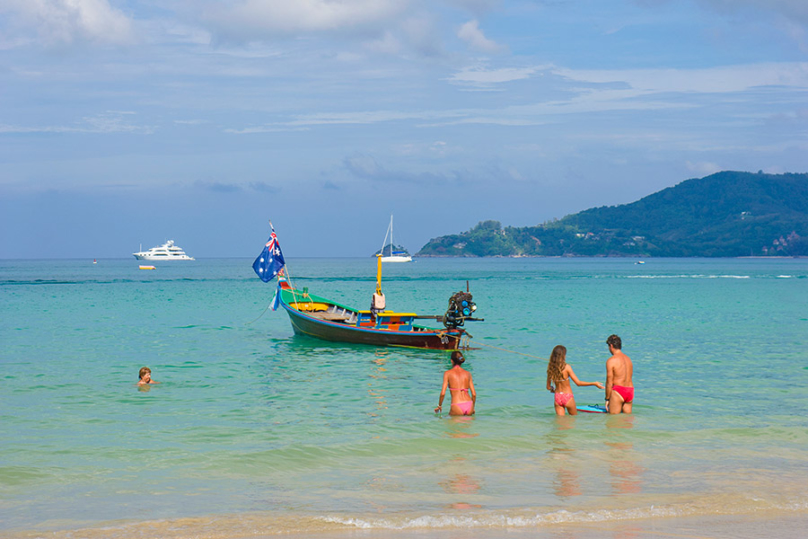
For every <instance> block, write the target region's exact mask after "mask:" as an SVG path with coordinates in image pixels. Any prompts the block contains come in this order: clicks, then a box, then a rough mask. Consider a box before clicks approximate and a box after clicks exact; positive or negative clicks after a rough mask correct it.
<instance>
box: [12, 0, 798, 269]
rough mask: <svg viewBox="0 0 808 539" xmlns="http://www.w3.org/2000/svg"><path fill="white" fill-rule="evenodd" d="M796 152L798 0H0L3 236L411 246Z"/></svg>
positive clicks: (32, 240) (97, 243) (51, 240)
mask: <svg viewBox="0 0 808 539" xmlns="http://www.w3.org/2000/svg"><path fill="white" fill-rule="evenodd" d="M806 156H808V2H806V1H805V0H691V1H675V0H624V1H620V0H610V1H603V0H597V1H595V0H575V1H572V0H570V1H565V0H546V1H507V0H505V1H497V0H431V1H426V0H342V1H336V0H295V1H294V2H291V1H289V0H231V1H223V0H145V1H141V2H132V1H127V0H3V2H2V3H0V258H41V257H70V258H81V257H88V258H104V257H128V256H131V253H132V252H133V251H135V250H137V248H139V246H140V245H141V244H142V245H143V247H151V246H154V245H157V244H159V243H162V242H163V241H164V240H166V239H174V240H175V241H176V242H177V243H178V244H179V245H180V246H182V247H183V248H185V249H186V251H188V252H189V254H191V255H193V256H196V257H197V258H204V257H239V256H244V257H251V256H255V255H256V254H257V253H258V252H259V251H260V250H261V248H262V246H263V242H264V241H265V240H266V236H267V235H268V224H267V220H268V219H272V221H273V223H274V225H275V228H276V230H277V232H278V235H279V238H280V240H281V244H282V245H283V248H284V252H285V254H286V256H287V257H295V256H299V257H303V256H339V255H344V256H369V255H370V254H371V253H372V252H373V251H375V250H376V249H378V248H379V247H380V246H381V242H382V239H383V237H384V233H385V230H386V228H387V224H388V221H389V217H390V214H395V223H396V229H395V230H396V240H397V243H403V244H404V245H405V246H406V247H407V248H408V249H409V250H410V251H412V252H415V251H417V250H418V249H419V248H420V247H422V246H423V245H424V244H425V243H426V242H427V241H428V240H429V239H430V238H432V237H436V236H440V235H444V234H451V233H458V232H461V231H465V230H467V229H469V228H470V227H472V226H474V225H475V224H476V223H477V222H478V221H481V220H486V219H495V220H499V221H501V222H502V223H503V224H504V225H512V226H528V225H536V224H539V223H541V222H544V221H547V220H550V219H553V218H560V217H563V216H564V215H567V214H570V213H574V212H577V211H580V210H583V209H586V208H590V207H593V206H602V205H614V204H622V203H628V202H633V201H634V200H637V199H639V198H641V197H643V196H646V195H648V194H651V193H653V192H656V191H658V190H660V189H663V188H665V187H670V186H672V185H675V184H677V183H679V182H681V181H684V180H686V179H689V178H694V177H702V176H706V175H708V174H710V173H713V172H716V171H719V170H749V171H757V170H764V171H767V172H772V173H780V172H807V171H808V159H807V158H806ZM133 260H134V259H133Z"/></svg>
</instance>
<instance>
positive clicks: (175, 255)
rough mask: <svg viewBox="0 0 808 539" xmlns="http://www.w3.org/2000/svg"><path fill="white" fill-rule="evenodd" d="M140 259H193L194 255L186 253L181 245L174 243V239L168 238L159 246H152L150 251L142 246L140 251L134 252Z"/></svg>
mask: <svg viewBox="0 0 808 539" xmlns="http://www.w3.org/2000/svg"><path fill="white" fill-rule="evenodd" d="M132 255H134V257H135V258H137V259H138V260H193V257H190V256H188V255H187V254H185V251H183V250H182V249H181V248H180V247H178V246H176V245H174V240H168V241H167V242H165V243H164V244H163V245H160V246H159V247H152V248H151V249H149V250H148V251H144V250H143V246H141V248H140V251H139V252H137V253H132Z"/></svg>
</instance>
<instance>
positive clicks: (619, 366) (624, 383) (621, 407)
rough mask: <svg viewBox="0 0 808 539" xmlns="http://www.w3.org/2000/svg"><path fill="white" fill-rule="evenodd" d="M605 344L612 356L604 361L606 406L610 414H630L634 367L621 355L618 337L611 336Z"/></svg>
mask: <svg viewBox="0 0 808 539" xmlns="http://www.w3.org/2000/svg"><path fill="white" fill-rule="evenodd" d="M606 344H608V345H609V352H610V353H611V354H612V357H610V358H609V359H608V360H606V403H607V404H606V405H607V407H608V409H609V413H610V414H619V413H621V412H622V413H624V414H630V413H631V407H632V404H633V403H634V382H633V381H632V376H633V374H634V365H633V364H632V362H631V358H630V357H628V356H627V355H626V354H624V353H623V351H622V347H623V343H622V342H621V340H620V337H618V336H617V335H611V336H610V337H609V338H608V339H607V340H606Z"/></svg>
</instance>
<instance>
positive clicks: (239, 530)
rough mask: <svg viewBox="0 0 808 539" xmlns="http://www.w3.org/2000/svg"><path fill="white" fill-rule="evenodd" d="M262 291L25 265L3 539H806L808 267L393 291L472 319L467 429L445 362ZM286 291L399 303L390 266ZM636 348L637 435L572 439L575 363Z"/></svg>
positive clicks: (683, 265)
mask: <svg viewBox="0 0 808 539" xmlns="http://www.w3.org/2000/svg"><path fill="white" fill-rule="evenodd" d="M641 262H642V263H641ZM251 264H252V259H210V260H197V261H195V262H172V263H163V264H157V265H156V269H154V270H140V269H139V267H138V266H139V263H138V261H136V260H133V259H131V260H123V259H99V260H98V261H97V263H95V264H94V263H93V261H92V260H85V259H82V260H2V261H0V536H2V537H12V538H18V537H19V538H22V537H26V538H31V537H55V538H61V537H64V538H67V537H72V538H75V537H111V538H118V539H130V538H141V537H169V538H186V537H187V538H190V537H195V538H201V537H204V538H241V537H274V536H279V535H282V536H285V537H286V536H291V537H331V536H334V537H388V536H396V537H419V538H429V537H458V538H459V537H464V538H466V537H500V536H503V535H504V534H510V535H515V536H518V537H548V538H549V537H553V538H555V537H558V538H561V537H563V538H573V539H574V538H583V537H615V538H617V537H620V538H625V537H651V536H653V537H674V536H675V537H707V536H709V537H764V536H768V535H770V534H775V535H777V536H779V537H804V533H805V532H804V530H805V526H806V524H808V259H788V258H770V259H753V258H750V259H697V258H696V259H653V258H649V259H645V260H639V259H631V258H483V259H470V258H464V259H452V258H417V259H415V260H414V261H413V262H411V263H406V264H390V265H385V266H384V275H383V283H382V289H383V291H384V293H385V296H386V298H387V307H388V309H394V310H398V311H404V312H417V313H419V314H422V315H442V314H443V313H444V312H445V310H446V308H447V305H448V299H449V297H450V296H451V295H452V294H453V293H455V292H458V291H460V290H463V291H465V290H467V289H468V290H469V291H470V292H471V293H472V294H473V297H474V301H475V302H476V304H477V311H476V315H477V317H479V318H483V319H484V321H476V322H467V324H466V329H468V331H469V333H470V334H471V335H472V336H473V338H472V339H471V342H470V346H471V348H470V349H469V350H468V351H467V352H466V358H467V360H466V363H465V367H466V368H467V369H468V370H469V371H470V372H471V373H472V375H473V377H474V385H475V387H476V390H477V394H478V398H477V413H476V415H474V416H473V417H460V418H458V417H450V416H448V415H446V414H445V413H444V414H442V415H439V414H436V413H435V412H434V408H435V407H436V406H437V402H438V397H439V393H440V388H441V380H442V373H443V372H444V371H445V370H446V369H447V368H449V367H450V360H449V354H448V353H447V352H444V351H429V350H418V349H409V348H395V347H375V346H368V345H352V344H343V343H330V342H325V341H320V340H317V339H313V338H310V337H304V336H296V335H294V333H293V331H292V327H291V325H290V323H289V319H288V317H287V315H286V313H285V312H283V311H282V310H278V311H272V310H271V309H270V308H269V306H270V302H271V300H272V298H273V295H274V292H275V288H276V287H275V284H274V283H263V282H261V281H260V280H259V279H258V278H257V277H256V276H255V274H254V273H253V270H252V267H251ZM287 269H288V271H289V277H290V279H291V281H292V284H293V285H295V286H296V287H297V288H300V289H302V288H308V289H309V291H310V292H312V293H315V294H317V295H320V296H324V297H328V298H331V299H334V300H337V301H338V302H339V303H342V304H345V305H349V306H355V307H357V308H361V309H366V308H368V306H369V304H370V298H371V295H372V294H373V292H374V289H375V278H376V268H375V259H373V258H370V257H368V258H335V259H326V258H300V259H295V258H287ZM432 323H433V324H435V322H432ZM611 334H617V335H619V336H620V337H621V338H622V341H623V351H624V352H625V353H626V354H628V355H629V356H630V357H631V358H632V359H633V362H634V384H635V386H636V394H635V405H634V413H633V414H631V415H618V416H607V415H603V414H580V415H577V416H564V417H557V416H556V415H555V414H554V411H553V404H552V403H553V398H552V394H550V393H549V392H548V391H547V390H546V389H545V380H546V365H547V359H546V358H548V357H549V355H550V352H551V351H552V349H553V347H554V346H555V345H557V344H563V345H564V346H566V348H567V350H568V352H567V361H568V363H569V364H570V365H572V366H573V368H574V370H575V372H576V374H577V375H578V377H579V378H580V379H581V380H585V381H601V382H605V362H606V359H607V358H608V356H609V351H608V347H607V345H606V339H607V337H608V336H609V335H611ZM143 366H148V367H149V368H151V371H152V377H153V379H154V380H156V381H159V382H160V383H159V384H156V385H151V386H147V387H138V386H137V384H136V382H137V381H138V370H139V369H140V368H141V367H143ZM573 390H574V394H575V399H576V401H577V402H578V403H579V404H597V403H602V401H603V398H604V395H603V391H602V390H599V389H597V388H594V387H575V386H573ZM700 522H701V523H704V522H707V523H708V524H709V525H710V526H712V527H711V528H709V529H710V530H713V534H712V535H710V534H705V533H706V532H704V531H703V529H702V528H700V527H699V526H701V524H699V523H700ZM699 530H702V531H701V532H700V531H699ZM732 530H734V531H732ZM674 532H675V533H674ZM722 533H723V535H722ZM666 534H668V535H666Z"/></svg>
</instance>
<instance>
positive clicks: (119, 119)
mask: <svg viewBox="0 0 808 539" xmlns="http://www.w3.org/2000/svg"><path fill="white" fill-rule="evenodd" d="M134 114H135V113H134V112H129V111H114V110H110V111H107V112H105V113H102V114H98V115H95V116H86V117H84V118H82V119H81V122H80V123H78V124H77V125H70V126H64V125H55V126H54V125H50V126H38V127H31V126H27V127H23V126H15V125H2V124H0V133H83V134H92V133H96V134H97V133H135V134H141V135H151V134H153V133H154V132H155V128H154V127H151V126H146V125H136V124H132V123H130V122H127V121H124V116H130V115H134Z"/></svg>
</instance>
